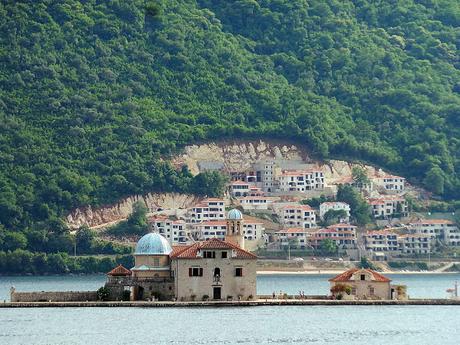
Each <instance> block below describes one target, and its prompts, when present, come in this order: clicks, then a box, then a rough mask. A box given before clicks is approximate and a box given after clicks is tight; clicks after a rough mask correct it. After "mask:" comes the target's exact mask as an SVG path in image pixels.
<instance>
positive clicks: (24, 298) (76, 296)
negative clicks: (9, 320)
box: [10, 291, 98, 303]
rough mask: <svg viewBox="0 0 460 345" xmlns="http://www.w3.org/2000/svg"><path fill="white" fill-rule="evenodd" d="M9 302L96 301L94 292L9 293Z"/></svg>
mask: <svg viewBox="0 0 460 345" xmlns="http://www.w3.org/2000/svg"><path fill="white" fill-rule="evenodd" d="M10 298H11V302H21V303H24V302H26V303H27V302H49V301H51V302H86V301H97V300H98V297H97V293H96V291H41V292H15V291H12V292H11V296H10Z"/></svg>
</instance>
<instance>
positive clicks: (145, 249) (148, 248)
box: [105, 209, 257, 301]
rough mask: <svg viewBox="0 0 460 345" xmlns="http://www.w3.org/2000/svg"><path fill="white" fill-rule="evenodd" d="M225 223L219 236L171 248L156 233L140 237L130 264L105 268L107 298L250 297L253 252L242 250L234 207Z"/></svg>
mask: <svg viewBox="0 0 460 345" xmlns="http://www.w3.org/2000/svg"><path fill="white" fill-rule="evenodd" d="M227 227H228V229H229V231H228V233H227V236H226V238H225V240H220V239H217V238H212V239H209V240H207V241H203V242H196V243H193V244H191V245H181V246H174V247H171V246H170V244H169V242H168V241H167V240H166V239H165V238H164V237H163V236H162V235H160V234H157V233H149V234H147V235H145V236H143V237H142V238H141V239H140V240H139V242H138V243H137V246H136V250H135V252H134V259H135V265H134V267H133V268H131V270H128V269H126V268H124V267H123V266H118V267H116V268H115V269H113V270H112V271H111V272H109V273H108V275H107V283H106V285H105V286H106V288H107V289H108V290H109V291H110V299H114V300H119V299H122V298H125V299H126V297H127V296H128V295H129V298H130V300H148V299H160V300H173V299H175V300H179V301H190V300H207V299H210V300H228V299H230V300H232V299H233V300H251V299H255V298H256V261H257V256H255V255H254V254H252V253H250V252H248V251H246V250H244V234H243V216H242V214H241V212H240V211H238V210H236V209H234V210H231V211H230V212H229V214H228V217H227ZM128 291H129V292H128Z"/></svg>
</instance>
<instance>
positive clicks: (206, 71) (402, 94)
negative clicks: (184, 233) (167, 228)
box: [0, 0, 460, 241]
mask: <svg viewBox="0 0 460 345" xmlns="http://www.w3.org/2000/svg"><path fill="white" fill-rule="evenodd" d="M0 42H1V48H0V86H1V93H0V223H1V224H2V225H1V224H0V225H1V226H3V227H5V228H6V229H8V230H14V231H21V232H24V233H26V234H27V236H29V237H30V238H29V239H30V240H31V241H32V240H33V239H34V238H35V237H33V236H36V237H39V236H41V235H40V234H42V235H43V236H50V234H52V233H53V232H57V233H60V231H61V232H62V231H64V230H62V229H60V228H62V224H61V222H60V221H59V219H60V217H62V216H63V215H64V214H65V213H66V212H67V210H69V209H71V208H73V207H76V206H80V205H83V204H103V203H109V202H113V201H114V200H116V199H118V198H120V197H122V196H125V195H129V194H134V193H143V192H149V191H172V190H174V191H182V192H201V193H204V194H210V195H212V194H216V193H218V188H217V189H216V188H213V186H214V185H215V183H214V181H217V185H219V184H221V182H222V181H221V179H220V177H219V176H217V175H211V174H206V175H200V176H199V177H196V178H193V177H192V176H191V175H190V174H189V173H188V171H187V170H186V169H183V170H182V171H178V172H176V171H174V169H172V168H171V166H170V165H169V164H168V163H167V158H168V155H169V154H170V153H173V152H177V150H180V148H181V147H182V146H183V145H185V144H189V143H194V142H196V141H206V140H215V139H223V138H248V139H249V138H264V137H271V138H282V139H288V140H291V141H292V140H293V141H296V142H299V143H303V144H306V145H307V146H308V147H310V148H311V150H312V152H313V153H314V154H315V155H316V156H317V157H318V158H330V157H340V158H345V159H356V160H364V161H367V162H371V163H374V164H377V165H379V166H382V167H384V168H386V169H389V170H391V171H393V172H395V173H398V174H403V175H405V176H407V177H409V178H410V179H411V181H412V182H414V183H419V184H421V185H425V186H426V187H427V188H429V189H430V190H432V191H434V192H435V193H437V194H439V195H442V196H444V197H445V198H453V199H458V198H460V180H459V178H458V175H457V174H458V171H459V169H460V163H459V162H460V157H459V152H460V129H459V123H460V72H459V69H458V67H459V64H460V62H459V59H458V48H459V44H460V5H459V2H458V1H457V0H419V1H410V0H405V1H402V0H401V1H397V0H380V1H379V0H355V1H351V0H309V1H307V0H259V1H255V0H240V1H230V0H226V1H221V0H198V1H194V0H183V1H178V0H164V1H143V0H132V1H126V0H104V1H99V0H87V1H76V0H41V1H39V0H34V1H33V0H30V1H2V2H1V4H0ZM0 241H1V238H0Z"/></svg>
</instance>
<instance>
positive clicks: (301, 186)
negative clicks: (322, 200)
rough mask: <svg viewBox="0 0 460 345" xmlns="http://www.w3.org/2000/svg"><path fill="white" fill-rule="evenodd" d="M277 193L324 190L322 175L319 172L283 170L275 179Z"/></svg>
mask: <svg viewBox="0 0 460 345" xmlns="http://www.w3.org/2000/svg"><path fill="white" fill-rule="evenodd" d="M275 179H276V180H277V181H278V183H277V191H279V192H306V191H309V190H322V189H324V185H325V183H324V173H323V172H322V171H319V170H310V171H307V170H283V171H282V172H281V174H279V175H278V176H276V178H275Z"/></svg>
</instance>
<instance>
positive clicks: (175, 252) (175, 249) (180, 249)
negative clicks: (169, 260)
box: [169, 244, 193, 257]
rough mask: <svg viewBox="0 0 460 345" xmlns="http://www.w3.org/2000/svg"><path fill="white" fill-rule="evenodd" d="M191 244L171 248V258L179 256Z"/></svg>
mask: <svg viewBox="0 0 460 345" xmlns="http://www.w3.org/2000/svg"><path fill="white" fill-rule="evenodd" d="M192 245H193V244H188V245H180V246H173V247H172V252H171V253H170V254H169V255H170V256H171V257H172V256H175V255H179V254H180V253H182V252H184V251H185V250H186V249H188V248H190V247H191V246H192Z"/></svg>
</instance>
